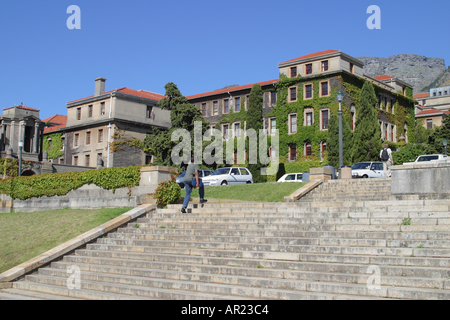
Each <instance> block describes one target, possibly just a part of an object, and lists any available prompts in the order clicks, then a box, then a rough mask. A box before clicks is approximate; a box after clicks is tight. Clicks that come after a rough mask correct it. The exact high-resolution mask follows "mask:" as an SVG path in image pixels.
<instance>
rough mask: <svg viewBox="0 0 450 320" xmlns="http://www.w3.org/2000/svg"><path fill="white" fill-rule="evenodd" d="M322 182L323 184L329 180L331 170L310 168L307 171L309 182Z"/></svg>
mask: <svg viewBox="0 0 450 320" xmlns="http://www.w3.org/2000/svg"><path fill="white" fill-rule="evenodd" d="M313 180H322V181H323V183H325V182H327V181H328V180H331V168H311V169H310V170H309V181H313Z"/></svg>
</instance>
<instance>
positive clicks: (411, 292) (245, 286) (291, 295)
mask: <svg viewBox="0 0 450 320" xmlns="http://www.w3.org/2000/svg"><path fill="white" fill-rule="evenodd" d="M43 271H44V270H43ZM48 272H49V275H48V276H46V275H30V276H27V277H26V279H27V281H29V282H36V283H40V284H45V285H52V286H60V287H63V286H65V285H66V282H67V279H66V278H65V275H66V272H65V271H64V270H57V269H53V270H48ZM80 276H81V281H80V284H81V288H82V289H91V290H92V288H94V287H95V288H96V290H102V291H103V290H105V289H108V290H112V291H113V292H114V293H120V294H124V293H126V294H135V295H136V294H138V293H139V295H144V293H143V291H144V292H146V293H145V295H150V296H151V297H152V298H156V297H157V296H155V295H154V294H156V293H155V292H154V291H153V290H158V294H159V293H160V291H159V289H167V290H177V292H179V291H183V292H195V293H203V294H204V293H206V294H220V295H227V296H231V297H234V296H238V297H241V298H252V299H269V298H272V299H273V298H276V299H286V298H287V299H302V298H304V297H302V296H304V294H307V293H311V292H317V293H322V294H323V293H327V294H343V295H358V296H371V297H382V298H399V297H402V298H405V297H406V298H413V297H415V298H418V299H450V291H449V290H442V289H439V290H427V289H420V290H418V289H417V288H413V289H411V288H406V287H403V288H399V287H384V288H383V287H381V288H380V289H379V290H369V288H368V287H367V284H364V285H360V284H347V283H333V282H308V281H301V280H290V281H283V280H273V279H267V278H254V277H253V278H252V277H226V278H222V279H223V280H224V281H227V282H228V283H226V284H219V283H211V281H206V282H203V281H202V282H200V281H194V280H193V278H196V275H192V277H190V278H188V279H187V280H171V279H166V278H155V277H142V276H127V277H123V276H122V275H115V274H98V273H91V272H82V273H81V274H80ZM202 280H207V279H204V278H203V279H202ZM273 287H275V288H281V289H273ZM152 289H153V290H152Z"/></svg>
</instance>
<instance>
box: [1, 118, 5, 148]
mask: <svg viewBox="0 0 450 320" xmlns="http://www.w3.org/2000/svg"><path fill="white" fill-rule="evenodd" d="M1 126H2V133H1V135H0V151H5V146H4V144H3V141H5V133H6V132H5V124H4V123H3V121H2V124H1Z"/></svg>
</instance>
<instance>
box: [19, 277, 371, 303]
mask: <svg viewBox="0 0 450 320" xmlns="http://www.w3.org/2000/svg"><path fill="white" fill-rule="evenodd" d="M81 277H85V278H89V275H86V274H85V273H82V274H81ZM97 277H99V278H101V279H102V280H104V281H105V282H103V281H98V280H95V281H88V280H85V279H83V280H82V281H81V282H80V284H81V288H82V290H93V289H95V290H96V291H107V292H111V293H119V294H121V295H125V296H127V295H130V296H131V295H133V296H139V297H149V298H153V299H170V300H199V299H201V300H236V299H246V300H251V299H258V300H264V299H278V300H325V299H326V300H333V299H334V298H335V295H336V294H338V295H339V294H340V293H339V292H337V293H336V294H327V293H320V292H318V293H316V292H302V291H297V290H298V289H297V290H295V291H294V290H278V289H270V288H269V289H266V288H259V287H256V288H253V287H242V286H239V285H232V284H229V285H218V284H209V283H206V282H205V283H202V282H196V283H192V282H190V281H174V280H167V279H155V278H143V277H132V276H128V277H121V276H115V275H105V276H99V275H97ZM94 278H95V275H94ZM26 279H27V281H29V282H28V283H36V284H39V285H45V286H52V287H53V288H55V287H58V288H64V287H65V285H66V282H67V279H65V278H59V277H55V276H41V275H30V276H27V277H26ZM108 281H109V282H108ZM353 287H355V288H354V289H353V290H352V291H353V292H357V291H358V290H357V289H359V288H357V286H356V285H354V286H353ZM360 287H361V289H360V291H361V292H363V291H364V289H363V288H364V287H363V286H360ZM316 291H317V290H316ZM335 291H338V290H337V289H336V290H335ZM349 291H350V290H349ZM370 296H375V297H378V296H379V295H377V294H372V295H370Z"/></svg>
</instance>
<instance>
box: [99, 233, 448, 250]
mask: <svg viewBox="0 0 450 320" xmlns="http://www.w3.org/2000/svg"><path fill="white" fill-rule="evenodd" d="M161 241H165V242H171V243H173V242H180V243H183V242H186V241H194V242H198V243H202V242H212V243H223V245H224V246H229V245H232V244H258V245H272V246H273V245H289V246H296V245H314V246H330V245H333V246H353V247H355V246H356V247H388V248H418V247H419V248H437V249H450V241H449V240H382V239H347V238H331V239H330V238H297V237H282V238H273V237H255V238H253V237H241V236H224V235H222V234H220V233H217V234H215V235H212V236H209V235H204V236H201V235H179V234H162V235H153V236H152V235H147V238H146V239H116V238H104V239H98V240H97V244H112V245H134V246H154V245H157V244H158V243H160V242H161ZM275 250H278V248H277V249H275Z"/></svg>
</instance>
